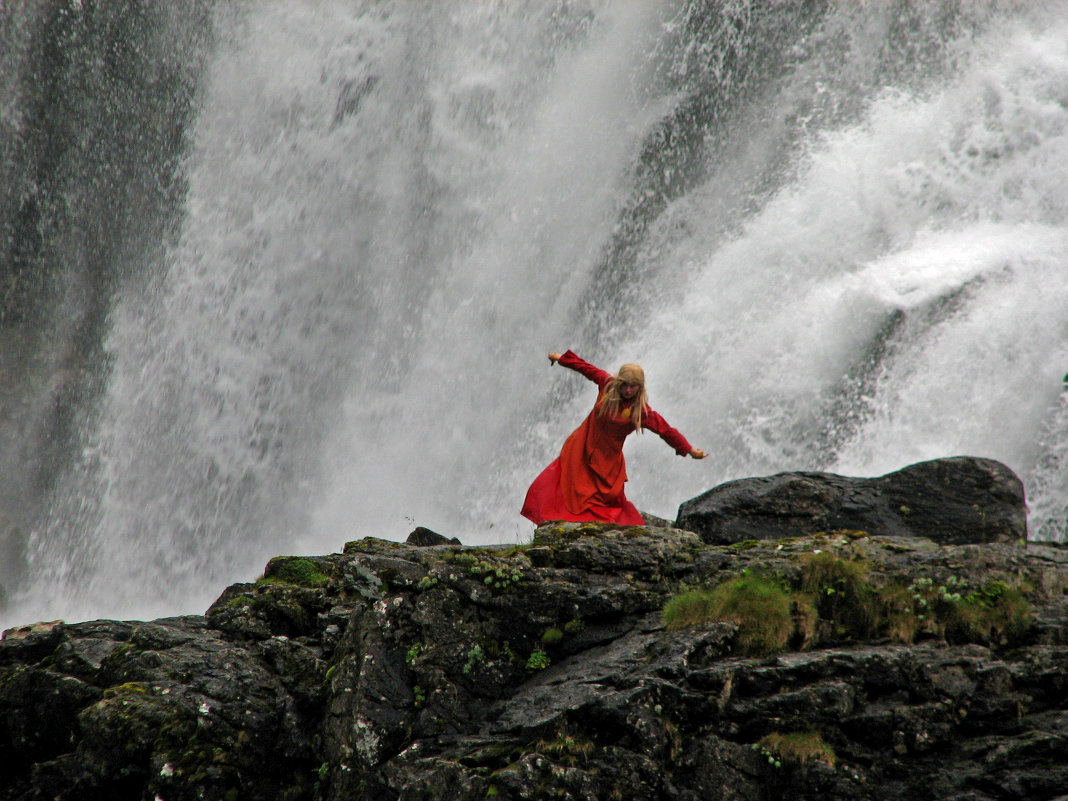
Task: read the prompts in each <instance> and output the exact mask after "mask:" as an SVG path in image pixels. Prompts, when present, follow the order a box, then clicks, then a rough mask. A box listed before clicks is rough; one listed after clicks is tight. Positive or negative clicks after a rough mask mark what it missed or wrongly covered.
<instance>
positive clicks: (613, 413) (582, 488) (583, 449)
mask: <svg viewBox="0 0 1068 801" xmlns="http://www.w3.org/2000/svg"><path fill="white" fill-rule="evenodd" d="M549 361H550V362H552V363H553V364H562V365H563V366H564V367H569V368H571V369H572V370H575V371H576V372H579V373H582V375H584V376H586V378H588V379H590V381H593V382H594V383H596V384H597V387H598V390H599V392H598V394H597V402H596V403H595V404H594V406H593V409H592V410H591V411H590V413H589V415H588V416H587V417H586V419H585V420H584V421H583V423H582V425H580V426H579V427H578V428H576V429H575V430H574V431H573V432H572V433H571V436H569V437H568V438H567V441H566V442H564V447H563V448H562V449H561V450H560V456H559V457H558V458H557V459H556V460H555V461H554V462H553V463H552V464H550V465H549V466H548V467H546V468H545V470H543V471H542V473H541V475H540V476H538V477H537V478H536V479H535V480H534V483H533V484H531V485H530V489H529V490H527V497H526V500H525V501H524V503H523V511H522V514H523V516H524V517H526V518H529V519H530V520H533V521H534V523H535V524H537V525H540V524H541V523H544V522H545V521H547V520H571V521H577V522H582V521H603V522H606V523H618V524H620V525H625V526H641V525H644V523H645V521H644V520H643V519H642V516H641V514H640V513H639V512H638V510H637V509H636V508H635V507H634V504H632V503H631V502H630V501H628V500H627V499H626V497H625V496H624V494H623V484H624V482H626V480H627V468H626V464H625V462H624V460H623V441H624V440H625V439H626V438H627V435H629V434H630V433H631V432H632V431H644V430H645V429H649V430H650V431H653V432H655V433H656V434H659V435H660V437H661V438H662V439H663V440H664V441H665V442H666V443H667V444H668V445H670V446H671V447H672V448H674V449H675V452H676V453H677V454H679V456H686V455H689V456H692V457H693V458H694V459H704V458H705V455H706V454H705V452H704V451H703V450H701V449H700V448H694V447H692V446H691V445H690V443H689V442H687V441H686V437H684V436H683V435H682V434H680V433H679V432H678V431H677V430H676V429H674V428H672V427H671V426H670V425H668V423H667V421H666V420H664V418H663V417H661V416H660V415H659V414H657V413H656V412H654V411H653V410H652V409H650V408H649V401H648V397H647V395H646V392H645V373H643V372H642V368H641V367H639V366H638V365H636V364H624V365H623V366H622V367H621V368H619V372H618V373H617V374H616V375H611V374H610V373H607V372H605V371H604V370H601V369H599V368H597V367H594V366H593V365H592V364H589V363H587V362H584V361H583V360H582V359H580V358H579V357H578V356H576V355H575V354H574V353H572V352H571V351H570V350H569V351H567V353H563V354H560V353H550V354H549Z"/></svg>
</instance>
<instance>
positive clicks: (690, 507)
mask: <svg viewBox="0 0 1068 801" xmlns="http://www.w3.org/2000/svg"><path fill="white" fill-rule="evenodd" d="M678 525H679V527H680V528H684V529H687V530H689V531H695V532H697V533H698V534H700V535H701V538H702V539H704V541H705V542H708V543H724V544H726V543H732V542H741V541H742V540H747V539H768V538H778V537H788V536H792V535H793V534H795V533H797V532H798V531H801V532H806V533H812V532H814V531H828V530H831V529H856V530H862V531H879V532H882V533H884V534H889V535H894V536H919V537H929V538H931V539H934V540H935V541H936V542H942V543H946V544H960V543H964V542H1018V541H1022V540H1024V539H1026V538H1027V506H1026V503H1025V500H1024V489H1023V483H1022V482H1021V481H1020V479H1019V478H1018V477H1017V476H1016V474H1015V473H1013V472H1012V470H1010V469H1009V468H1008V467H1006V466H1005V465H1004V464H1002V463H1000V462H996V461H993V460H992V459H978V458H974V457H967V456H961V457H956V458H950V459H936V460H933V461H929V462H921V463H919V464H914V465H911V466H909V467H906V468H904V469H903V470H898V471H897V472H894V473H890V474H888V475H885V476H882V477H880V478H847V477H845V476H839V475H835V474H833V473H813V472H793V473H779V474H778V475H774V476H766V477H759V478H745V479H740V480H737V481H730V482H728V483H726V484H722V485H720V486H718V487H715V488H714V489H711V490H709V491H708V492H706V493H704V494H703V495H699V496H698V497H696V498H693V499H692V500H689V501H687V502H686V503H684V504H682V506H680V507H679V514H678Z"/></svg>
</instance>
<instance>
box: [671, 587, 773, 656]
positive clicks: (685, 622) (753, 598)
mask: <svg viewBox="0 0 1068 801" xmlns="http://www.w3.org/2000/svg"><path fill="white" fill-rule="evenodd" d="M793 605H794V604H793V598H792V596H791V594H790V593H789V591H788V590H787V589H786V587H785V586H784V585H783V583H782V581H780V580H779V579H778V578H775V577H764V576H743V577H742V578H737V579H732V580H730V581H726V582H724V583H722V584H719V585H717V586H715V587H713V588H711V589H698V590H690V591H689V592H686V593H684V594H682V595H680V596H678V597H676V598H673V599H672V600H671V601H669V602H668V603H667V605H666V606H665V607H664V612H663V621H664V626H665V628H667V629H668V630H671V631H674V630H677V629H681V628H687V627H690V626H696V625H700V624H702V623H705V622H708V621H711V620H724V621H729V622H733V623H737V624H738V648H739V650H740V651H742V652H743V653H746V654H751V655H754V656H758V655H762V654H769V653H774V652H775V651H779V650H782V649H783V648H785V647H786V644H787V643H788V642H789V640H790V637H791V636H792V635H793V633H794V620H793V614H792V612H793Z"/></svg>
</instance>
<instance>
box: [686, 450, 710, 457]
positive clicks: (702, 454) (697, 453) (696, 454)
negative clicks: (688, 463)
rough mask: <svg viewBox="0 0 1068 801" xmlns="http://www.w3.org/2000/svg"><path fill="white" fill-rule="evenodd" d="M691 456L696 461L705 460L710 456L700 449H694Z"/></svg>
mask: <svg viewBox="0 0 1068 801" xmlns="http://www.w3.org/2000/svg"><path fill="white" fill-rule="evenodd" d="M690 456H692V457H693V458H694V459H704V458H705V457H706V456H708V454H707V453H705V452H704V451H703V450H701V449H700V448H694V449H693V450H692V451H690Z"/></svg>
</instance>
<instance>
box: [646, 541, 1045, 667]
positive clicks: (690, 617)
mask: <svg viewBox="0 0 1068 801" xmlns="http://www.w3.org/2000/svg"><path fill="white" fill-rule="evenodd" d="M797 562H798V566H799V570H798V571H797V572H796V573H791V575H790V577H789V578H787V577H786V576H785V575H779V574H766V575H762V576H751V575H749V574H748V571H744V572H743V574H742V575H741V576H740V577H736V578H733V579H730V580H728V581H724V582H721V583H719V584H717V585H715V586H711V587H704V588H698V589H692V590H689V591H687V592H684V593H682V594H681V595H678V596H676V597H675V598H672V599H671V600H670V601H668V603H667V604H666V605H665V607H664V610H663V622H664V626H665V628H667V629H669V630H674V629H681V628H686V627H693V626H701V625H707V624H709V623H712V622H718V621H728V622H733V623H736V624H737V625H738V636H737V642H736V647H737V649H738V651H739V652H740V653H742V654H746V655H752V656H759V655H765V654H769V653H775V652H778V651H782V650H785V649H786V648H787V647H788V646H790V645H791V644H792V645H794V646H796V647H798V648H808V647H816V646H819V645H830V644H848V643H855V642H864V641H872V640H875V641H878V640H891V641H894V642H901V643H906V644H908V643H911V642H914V641H915V640H917V639H921V638H924V637H929V638H940V639H945V640H946V641H948V642H954V643H970V642H971V643H980V644H983V645H990V646H1006V645H1014V644H1016V643H1018V642H1020V641H1021V640H1022V639H1023V638H1024V637H1026V636H1027V634H1028V632H1029V631H1030V628H1031V608H1030V604H1029V603H1028V601H1027V599H1026V597H1025V593H1026V592H1027V590H1028V588H1027V587H1026V586H1017V585H1012V584H1009V583H1007V582H1005V581H1002V580H1000V579H995V580H992V581H989V582H987V583H985V584H983V585H981V586H978V587H973V586H969V585H968V584H967V582H965V581H964V580H962V579H959V578H957V577H950V578H948V579H946V581H945V583H942V584H938V583H936V582H934V581H933V580H932V579H927V578H921V579H917V580H915V581H913V583H912V584H909V585H905V584H903V583H902V582H900V581H895V580H893V579H883V580H882V581H881V583H880V582H877V581H876V580H875V578H874V577H873V575H872V567H873V566H872V564H871V563H869V562H867V561H866V560H863V559H846V558H843V557H840V556H837V555H835V554H833V553H812V554H804V555H802V556H800V557H799V558H798V559H797Z"/></svg>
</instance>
